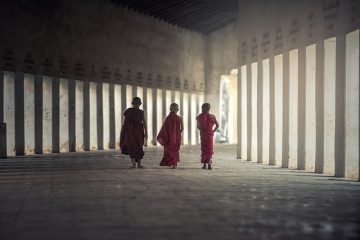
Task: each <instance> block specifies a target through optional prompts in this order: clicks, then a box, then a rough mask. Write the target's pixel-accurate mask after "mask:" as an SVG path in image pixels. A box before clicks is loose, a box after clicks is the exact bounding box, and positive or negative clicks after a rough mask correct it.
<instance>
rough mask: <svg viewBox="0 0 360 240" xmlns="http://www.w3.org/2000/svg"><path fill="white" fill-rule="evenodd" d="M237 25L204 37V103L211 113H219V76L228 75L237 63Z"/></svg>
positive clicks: (232, 24)
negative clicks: (205, 102)
mask: <svg viewBox="0 0 360 240" xmlns="http://www.w3.org/2000/svg"><path fill="white" fill-rule="evenodd" d="M237 46H238V45H237V23H230V24H229V25H227V26H225V27H223V28H221V29H219V30H217V31H214V32H212V33H210V34H209V35H208V36H207V37H206V56H205V65H206V75H205V76H206V86H205V101H207V102H209V103H210V104H211V106H212V110H211V111H212V112H213V113H215V114H216V115H220V112H219V110H220V109H219V94H220V93H219V91H220V79H221V75H229V74H230V71H231V70H232V69H236V68H237V66H238V63H237V58H238V56H237Z"/></svg>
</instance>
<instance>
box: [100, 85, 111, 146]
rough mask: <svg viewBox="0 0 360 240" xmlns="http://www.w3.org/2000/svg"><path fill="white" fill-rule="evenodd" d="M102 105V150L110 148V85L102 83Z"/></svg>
mask: <svg viewBox="0 0 360 240" xmlns="http://www.w3.org/2000/svg"><path fill="white" fill-rule="evenodd" d="M102 94H103V96H102V105H103V121H104V122H103V126H104V127H103V142H104V149H109V148H110V85H109V83H103V91H102Z"/></svg>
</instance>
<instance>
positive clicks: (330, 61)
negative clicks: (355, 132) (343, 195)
mask: <svg viewBox="0 0 360 240" xmlns="http://www.w3.org/2000/svg"><path fill="white" fill-rule="evenodd" d="M335 90H336V38H330V39H326V40H325V43H324V170H323V172H324V173H325V174H328V175H335V103H336V102H335V101H336V99H335V92H336V91H335Z"/></svg>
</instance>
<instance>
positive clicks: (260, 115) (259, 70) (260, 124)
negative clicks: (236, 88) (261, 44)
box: [256, 59, 263, 163]
mask: <svg viewBox="0 0 360 240" xmlns="http://www.w3.org/2000/svg"><path fill="white" fill-rule="evenodd" d="M256 95H257V100H256V102H257V107H256V111H257V114H256V115H257V117H256V127H257V136H256V138H257V144H256V145H257V154H256V157H257V162H258V163H262V162H263V159H262V152H263V144H262V143H263V66H262V60H261V59H260V60H259V61H258V63H257V93H256Z"/></svg>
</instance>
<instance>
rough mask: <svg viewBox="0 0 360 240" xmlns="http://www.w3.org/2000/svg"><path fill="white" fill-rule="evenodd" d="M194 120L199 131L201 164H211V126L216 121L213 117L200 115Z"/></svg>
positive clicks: (204, 114) (212, 151)
mask: <svg viewBox="0 0 360 240" xmlns="http://www.w3.org/2000/svg"><path fill="white" fill-rule="evenodd" d="M196 120H197V121H198V128H199V130H200V142H201V162H202V163H211V158H212V155H213V154H214V143H213V137H214V132H213V126H214V124H215V120H216V118H215V115H213V114H210V113H201V114H199V115H198V116H197V117H196Z"/></svg>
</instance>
